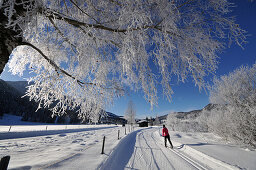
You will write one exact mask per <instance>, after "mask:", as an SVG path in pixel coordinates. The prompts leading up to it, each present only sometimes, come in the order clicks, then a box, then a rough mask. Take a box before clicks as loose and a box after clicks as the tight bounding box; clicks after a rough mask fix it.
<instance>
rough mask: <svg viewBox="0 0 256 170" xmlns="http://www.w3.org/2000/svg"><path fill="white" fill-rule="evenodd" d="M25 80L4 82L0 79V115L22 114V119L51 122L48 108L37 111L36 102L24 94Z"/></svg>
mask: <svg viewBox="0 0 256 170" xmlns="http://www.w3.org/2000/svg"><path fill="white" fill-rule="evenodd" d="M26 85H27V82H25V81H19V82H10V81H9V82H5V81H4V80H1V79H0V116H2V115H3V114H4V113H9V114H13V115H17V116H22V117H23V118H22V119H23V120H27V121H33V122H53V121H54V120H53V118H51V116H50V115H51V112H50V111H49V110H48V109H40V110H38V111H37V112H35V111H36V110H37V107H38V104H37V103H36V102H34V101H29V98H28V97H22V96H24V94H25V90H26V88H25V87H26Z"/></svg>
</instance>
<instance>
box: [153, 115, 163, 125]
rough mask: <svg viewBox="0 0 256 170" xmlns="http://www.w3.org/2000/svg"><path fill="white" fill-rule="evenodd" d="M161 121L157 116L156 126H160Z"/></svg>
mask: <svg viewBox="0 0 256 170" xmlns="http://www.w3.org/2000/svg"><path fill="white" fill-rule="evenodd" d="M160 123H161V122H160V120H159V118H158V116H157V115H156V118H155V121H154V125H160Z"/></svg>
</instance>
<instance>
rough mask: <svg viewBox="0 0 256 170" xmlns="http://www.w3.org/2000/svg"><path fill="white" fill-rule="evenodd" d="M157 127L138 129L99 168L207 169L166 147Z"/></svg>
mask: <svg viewBox="0 0 256 170" xmlns="http://www.w3.org/2000/svg"><path fill="white" fill-rule="evenodd" d="M156 131H157V129H156V128H148V129H144V130H137V131H135V132H133V133H132V134H130V135H129V136H128V137H126V138H124V139H123V140H122V141H121V142H120V143H119V144H118V146H117V148H116V149H115V151H114V152H113V153H112V154H111V156H110V157H109V159H108V160H107V161H106V162H105V163H104V164H103V165H102V166H101V167H100V168H99V169H106V170H107V169H112V170H119V169H148V170H150V169H152V170H159V169H205V168H204V167H203V166H202V165H200V164H199V163H197V162H195V161H192V160H191V159H189V158H186V157H185V156H182V155H181V154H179V153H178V152H177V151H175V150H176V149H177V148H176V149H175V150H171V149H168V148H165V147H164V145H163V140H161V139H160V138H158V136H157V135H156V133H155V132H156Z"/></svg>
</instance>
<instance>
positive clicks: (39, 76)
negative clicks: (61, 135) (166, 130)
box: [0, 0, 245, 116]
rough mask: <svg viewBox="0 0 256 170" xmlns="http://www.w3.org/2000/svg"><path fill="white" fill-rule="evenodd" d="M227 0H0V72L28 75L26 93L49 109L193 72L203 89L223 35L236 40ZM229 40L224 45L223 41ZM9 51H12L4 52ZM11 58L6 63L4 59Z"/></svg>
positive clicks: (99, 104)
mask: <svg viewBox="0 0 256 170" xmlns="http://www.w3.org/2000/svg"><path fill="white" fill-rule="evenodd" d="M232 6H233V4H231V3H229V2H228V1H227V0H207V1H205V0H197V1H194V0H132V1H127V0H0V30H1V31H0V73H2V71H3V69H4V67H5V65H6V64H7V63H9V67H10V70H11V71H12V73H13V74H20V75H22V73H23V71H24V70H26V69H29V70H30V71H31V72H34V73H35V76H34V77H32V78H31V79H30V81H32V82H34V83H33V84H32V85H31V86H30V87H29V88H28V92H27V95H28V96H30V98H31V99H34V100H35V101H38V102H40V106H39V108H40V107H46V106H50V105H54V106H52V107H53V113H59V114H62V113H64V112H65V110H66V109H67V108H69V109H70V108H74V109H77V108H78V109H79V111H80V116H85V115H88V114H84V113H88V111H90V110H91V109H92V108H93V110H95V112H94V113H95V114H96V113H99V111H100V110H101V109H102V108H103V107H104V106H105V105H106V104H109V103H111V101H112V99H113V98H114V97H116V96H120V95H123V94H124V90H125V89H126V88H127V87H129V88H131V89H132V90H139V89H142V90H143V91H144V94H145V99H146V100H147V101H148V102H150V104H151V106H153V105H154V104H157V88H156V86H157V85H158V84H159V83H160V84H161V85H162V88H163V93H164V95H165V96H167V98H168V99H171V95H172V93H173V91H172V88H171V85H170V84H171V83H172V82H173V81H174V77H175V79H177V81H183V82H184V81H185V80H186V79H187V78H188V77H189V78H190V77H191V78H192V79H193V81H194V82H195V84H196V85H197V86H199V87H202V86H203V84H204V76H205V75H207V74H208V73H209V72H210V73H211V72H214V71H215V69H216V63H217V62H216V58H217V57H218V56H217V54H218V51H220V50H221V49H223V48H225V47H226V45H225V43H224V42H227V39H228V40H229V42H230V43H232V42H233V41H235V42H236V43H237V44H238V45H241V44H243V42H244V39H245V36H244V31H243V30H242V29H240V27H239V26H238V25H237V24H236V23H235V18H234V17H231V16H229V12H230V11H231V7H232ZM230 43H229V44H230ZM11 54H12V57H10V56H11ZM10 58H11V60H10V61H9V59H10Z"/></svg>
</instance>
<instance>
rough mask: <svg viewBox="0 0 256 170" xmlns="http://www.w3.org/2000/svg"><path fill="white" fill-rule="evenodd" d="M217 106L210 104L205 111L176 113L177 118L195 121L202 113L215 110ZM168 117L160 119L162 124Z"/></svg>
mask: <svg viewBox="0 0 256 170" xmlns="http://www.w3.org/2000/svg"><path fill="white" fill-rule="evenodd" d="M216 106H217V105H216V104H211V103H210V104H208V105H206V106H205V107H204V108H203V109H200V110H192V111H189V112H175V113H176V114H177V115H176V117H177V118H178V119H195V118H196V117H198V116H199V115H200V114H201V113H202V111H204V110H208V111H210V110H212V109H213V108H215V107H216ZM167 116H168V114H166V115H163V116H159V117H158V118H159V120H160V121H161V122H162V121H163V120H166V119H167Z"/></svg>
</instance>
